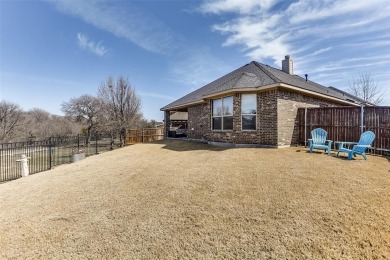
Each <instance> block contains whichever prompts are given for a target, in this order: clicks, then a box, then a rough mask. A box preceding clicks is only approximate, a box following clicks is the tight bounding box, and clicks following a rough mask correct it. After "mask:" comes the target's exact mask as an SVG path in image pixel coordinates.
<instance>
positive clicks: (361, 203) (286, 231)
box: [0, 141, 390, 259]
mask: <svg viewBox="0 0 390 260" xmlns="http://www.w3.org/2000/svg"><path fill="white" fill-rule="evenodd" d="M307 151H308V149H307V148H304V147H291V148H286V149H255V148H253V149H252V148H250V149H249V148H245V149H223V148H217V147H213V146H209V145H206V144H199V143H191V142H183V141H160V142H156V143H150V144H137V145H133V146H129V147H126V148H123V149H118V150H115V151H112V152H107V153H103V154H100V155H97V156H92V157H89V158H87V159H85V160H83V161H80V162H78V163H75V164H69V165H63V166H60V167H57V168H55V169H53V170H50V171H46V172H42V173H38V174H35V175H32V176H29V177H27V178H21V179H18V180H15V181H11V182H7V183H3V184H0V210H1V211H0V258H3V259H4V258H6V259H8V258H21V259H53V258H56V259H78V258H82V259H85V258H89V259H113V258H116V259H286V258H287V259H305V258H307V259H319V258H321V259H323V258H326V259H334V258H336V259H389V258H390V163H389V159H387V158H385V157H380V156H373V155H370V156H369V158H368V160H367V161H365V160H364V159H362V157H357V159H356V160H353V161H347V160H345V159H340V158H336V157H335V154H332V156H331V157H328V156H326V155H325V154H324V153H314V154H309V153H308V152H307Z"/></svg>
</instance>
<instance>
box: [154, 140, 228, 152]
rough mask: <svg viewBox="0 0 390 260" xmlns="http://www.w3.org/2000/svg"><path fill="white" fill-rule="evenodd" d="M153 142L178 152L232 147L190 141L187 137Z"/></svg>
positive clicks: (221, 149) (219, 149) (222, 149)
mask: <svg viewBox="0 0 390 260" xmlns="http://www.w3.org/2000/svg"><path fill="white" fill-rule="evenodd" d="M151 143H152V144H162V145H164V146H163V147H162V149H167V150H171V151H176V152H185V151H199V150H203V151H224V150H227V149H230V148H228V147H219V146H214V145H209V144H205V143H200V142H195V141H189V140H185V139H177V140H160V141H154V142H151Z"/></svg>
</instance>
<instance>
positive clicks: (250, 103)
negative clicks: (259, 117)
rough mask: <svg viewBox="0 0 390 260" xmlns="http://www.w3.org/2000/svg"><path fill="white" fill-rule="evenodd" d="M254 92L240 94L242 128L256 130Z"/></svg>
mask: <svg viewBox="0 0 390 260" xmlns="http://www.w3.org/2000/svg"><path fill="white" fill-rule="evenodd" d="M256 107H257V102H256V94H242V95H241V119H242V120H241V122H242V130H256V112H257V111H256V110H257V109H256Z"/></svg>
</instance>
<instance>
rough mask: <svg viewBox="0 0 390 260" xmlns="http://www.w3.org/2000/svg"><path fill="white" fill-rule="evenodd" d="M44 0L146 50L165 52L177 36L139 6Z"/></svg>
mask: <svg viewBox="0 0 390 260" xmlns="http://www.w3.org/2000/svg"><path fill="white" fill-rule="evenodd" d="M47 1H48V2H49V3H51V4H53V5H54V6H55V7H56V8H57V9H58V10H59V11H60V12H62V13H65V14H70V15H73V16H75V17H78V18H80V19H82V20H84V21H85V22H87V23H89V24H91V25H93V26H96V27H97V28H100V29H103V30H105V31H108V32H110V33H112V34H114V35H115V36H117V37H121V38H125V39H127V40H129V41H131V42H133V43H135V44H137V45H138V46H140V47H141V48H144V49H146V50H148V51H151V52H155V53H161V54H168V53H172V51H173V50H174V49H175V46H176V44H175V40H177V39H175V37H174V35H173V32H172V31H171V30H170V29H169V27H167V26H166V25H165V24H164V23H163V22H161V21H159V20H157V19H155V18H154V17H153V16H151V15H150V14H148V13H146V12H144V11H143V10H142V9H139V8H136V7H134V6H131V8H129V7H128V6H127V8H122V7H121V5H120V4H121V2H118V1H114V2H110V1H68V0H47ZM114 4H115V5H114ZM122 4H128V5H130V4H131V3H128V2H127V3H126V2H123V3H122Z"/></svg>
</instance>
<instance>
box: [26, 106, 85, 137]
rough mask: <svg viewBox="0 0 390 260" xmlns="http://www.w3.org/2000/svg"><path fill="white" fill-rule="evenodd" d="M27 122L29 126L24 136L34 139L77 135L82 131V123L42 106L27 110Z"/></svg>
mask: <svg viewBox="0 0 390 260" xmlns="http://www.w3.org/2000/svg"><path fill="white" fill-rule="evenodd" d="M25 124H26V125H28V126H29V127H28V128H26V130H25V133H24V135H23V136H22V138H23V139H24V138H28V139H30V140H34V139H42V138H48V137H60V136H67V135H76V134H78V133H80V132H81V124H80V123H78V122H73V121H72V120H71V118H68V117H64V116H57V115H52V114H50V113H49V112H47V111H45V110H43V109H40V108H33V109H31V110H29V111H27V112H25ZM26 134H28V136H27V135H26Z"/></svg>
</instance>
